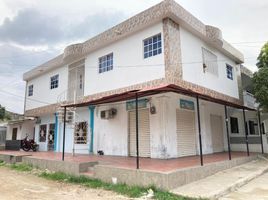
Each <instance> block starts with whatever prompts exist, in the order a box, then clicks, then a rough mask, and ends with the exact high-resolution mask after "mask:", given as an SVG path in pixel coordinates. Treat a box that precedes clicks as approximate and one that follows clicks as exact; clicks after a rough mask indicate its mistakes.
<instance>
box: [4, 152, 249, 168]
mask: <svg viewBox="0 0 268 200" xmlns="http://www.w3.org/2000/svg"><path fill="white" fill-rule="evenodd" d="M0 154H9V155H11V154H12V155H31V156H32V157H35V158H39V159H48V160H61V159H62V154H61V153H54V152H23V151H0ZM251 155H253V154H251ZM244 156H247V154H246V153H245V152H232V158H233V159H235V158H239V157H244ZM224 160H228V153H226V152H223V153H215V154H209V155H204V165H206V164H209V163H213V162H220V161H224ZM65 161H68V162H96V161H98V162H99V163H100V164H105V165H112V166H115V167H123V168H132V169H135V168H136V158H135V157H123V156H97V155H81V154H80V155H78V154H77V155H75V156H72V154H69V153H66V154H65ZM194 166H200V157H199V156H189V157H183V158H175V159H167V160H162V159H151V158H140V169H146V170H152V171H160V172H167V171H173V170H176V169H182V168H188V167H194Z"/></svg>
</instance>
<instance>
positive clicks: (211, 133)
mask: <svg viewBox="0 0 268 200" xmlns="http://www.w3.org/2000/svg"><path fill="white" fill-rule="evenodd" d="M243 62H244V58H243V55H242V54H241V53H240V52H239V51H238V50H236V49H235V48H234V47H232V46H231V45H230V44H229V43H227V42H226V41H225V40H224V39H223V38H222V33H221V30H219V29H218V28H216V27H212V26H208V25H205V24H203V23H202V22H201V21H199V20H198V19H197V18H195V17H194V16H193V15H191V14H190V13H189V12H188V11H186V10H185V9H184V8H182V7H181V6H180V5H178V4H177V3H176V2H175V1H172V0H165V1H163V2H161V3H160V4H157V5H156V6H153V7H152V8H149V9H148V10H145V11H144V12H142V13H140V14H138V15H136V16H134V17H132V18H130V19H128V20H126V21H124V22H122V23H120V24H118V25H116V26H114V27H113V28H111V29H109V30H107V31H105V32H103V33H101V34H99V35H97V36H95V37H94V38H92V39H89V40H87V41H85V42H84V43H81V44H74V45H70V46H68V47H66V48H65V50H64V53H63V54H61V55H59V56H57V57H56V58H54V59H52V60H50V61H48V62H46V63H44V64H43V65H41V66H38V67H36V68H34V69H32V70H31V71H29V72H26V73H25V74H24V76H23V78H24V80H25V81H26V82H27V91H26V102H25V105H26V106H25V115H26V116H31V117H36V118H37V120H36V122H35V134H34V135H35V140H36V142H37V143H38V144H39V150H41V151H48V150H51V151H57V152H59V151H61V150H62V137H63V123H62V122H61V120H59V116H58V115H57V113H58V110H59V108H60V106H61V105H66V103H67V104H76V105H80V107H79V108H76V109H75V116H74V121H75V123H73V124H69V125H67V128H66V131H67V132H66V147H65V148H66V151H67V152H75V153H87V154H88V153H95V154H96V153H97V152H98V151H100V150H101V151H103V152H104V154H105V155H117V156H135V155H136V145H135V144H136V143H135V124H136V123H135V112H134V108H135V104H134V102H133V101H131V100H129V99H125V100H122V101H120V102H118V101H115V99H116V98H117V97H119V96H120V95H121V96H123V94H125V93H126V92H128V91H129V92H130V91H133V90H141V89H144V90H146V89H147V90H150V89H151V90H152V89H153V88H158V90H161V88H162V89H163V88H171V86H172V87H173V88H175V87H176V88H180V90H181V91H182V92H181V93H180V94H179V92H177V91H179V90H176V92H174V91H172V90H170V91H169V92H166V93H161V94H155V95H153V94H152V95H149V96H146V97H143V98H140V100H139V113H140V116H139V127H140V156H142V157H151V158H162V159H165V158H175V157H182V156H191V155H197V154H199V152H200V151H199V149H200V148H199V142H198V141H199V138H198V134H199V130H198V113H197V108H198V107H197V99H196V97H195V96H196V95H197V94H199V95H200V97H202V98H200V102H199V105H200V126H201V135H202V146H203V153H204V154H210V153H214V152H222V151H227V150H228V147H227V136H226V133H227V132H226V126H225V108H224V104H225V105H228V106H229V107H228V113H229V116H228V118H229V121H230V123H229V127H228V128H229V131H230V141H231V149H232V150H239V151H240V150H245V145H244V143H245V129H244V128H243V127H244V126H243V115H242V111H241V108H245V107H244V105H243V101H244V99H243V88H242V79H241V76H242V75H241V68H240V66H241V63H243ZM117 95H119V96H117ZM112 97H114V98H112ZM101 98H106V99H110V102H111V103H105V104H101V105H95V106H89V105H93V103H92V102H94V101H95V102H96V100H98V99H101ZM112 100H114V101H112ZM107 102H108V101H107ZM83 105H84V106H83ZM245 105H246V106H249V105H248V104H245ZM231 106H232V107H236V108H232V107H231ZM237 108H240V109H237ZM107 118H109V119H107ZM256 119H257V118H256V113H255V112H252V111H247V112H246V121H247V122H248V123H249V124H250V131H251V132H250V133H252V134H250V135H249V137H254V136H255V135H257V134H259V132H258V128H257V125H256V123H257V121H256ZM253 129H254V131H253ZM259 138H260V137H259ZM254 141H255V140H254ZM259 142H260V140H258V141H255V142H253V143H254V144H249V148H250V151H260V147H259V146H260V145H259ZM242 143H243V144H242Z"/></svg>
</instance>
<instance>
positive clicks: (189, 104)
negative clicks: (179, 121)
mask: <svg viewBox="0 0 268 200" xmlns="http://www.w3.org/2000/svg"><path fill="white" fill-rule="evenodd" d="M180 108H182V109H186V110H194V102H193V101H189V100H185V99H180Z"/></svg>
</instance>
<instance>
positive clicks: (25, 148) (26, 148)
mask: <svg viewBox="0 0 268 200" xmlns="http://www.w3.org/2000/svg"><path fill="white" fill-rule="evenodd" d="M22 149H23V151H30V148H29V147H27V146H25V145H24V146H22Z"/></svg>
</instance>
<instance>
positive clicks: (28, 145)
mask: <svg viewBox="0 0 268 200" xmlns="http://www.w3.org/2000/svg"><path fill="white" fill-rule="evenodd" d="M37 146H38V145H37V144H36V142H35V141H34V140H33V139H28V136H26V137H25V138H24V139H23V140H22V149H23V150H24V151H30V150H31V149H32V150H33V151H37Z"/></svg>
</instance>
